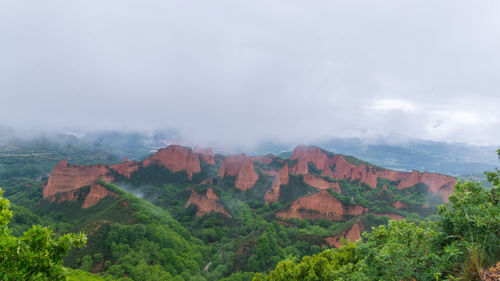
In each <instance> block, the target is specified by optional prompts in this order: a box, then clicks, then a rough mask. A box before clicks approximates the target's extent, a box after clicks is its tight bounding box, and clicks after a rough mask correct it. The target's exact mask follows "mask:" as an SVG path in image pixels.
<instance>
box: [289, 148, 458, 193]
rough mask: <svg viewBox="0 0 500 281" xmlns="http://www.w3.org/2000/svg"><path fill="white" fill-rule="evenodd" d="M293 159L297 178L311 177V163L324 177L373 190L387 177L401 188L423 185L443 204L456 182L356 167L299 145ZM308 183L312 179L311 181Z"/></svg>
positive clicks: (432, 175)
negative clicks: (436, 195)
mask: <svg viewBox="0 0 500 281" xmlns="http://www.w3.org/2000/svg"><path fill="white" fill-rule="evenodd" d="M290 160H292V161H293V160H296V161H297V163H296V164H295V165H294V166H293V167H290V169H289V171H290V173H291V174H294V175H299V174H302V175H306V174H308V173H309V167H308V163H309V162H312V163H314V165H315V166H316V168H318V169H319V170H322V173H321V175H322V176H328V177H330V178H332V179H345V180H350V181H359V182H360V183H364V184H367V185H368V186H370V187H373V188H375V187H376V186H377V179H378V178H385V179H389V180H390V181H395V182H396V181H399V185H398V188H399V189H404V188H409V187H412V186H415V185H416V184H419V183H423V184H426V185H427V186H429V190H430V192H432V193H435V194H439V195H440V196H441V199H442V200H443V202H448V196H449V195H450V193H451V192H452V191H453V187H454V186H455V181H456V180H455V179H454V178H453V177H450V176H446V175H441V174H436V173H427V172H425V173H421V172H418V171H413V172H411V173H409V172H399V171H392V170H386V169H380V168H375V167H371V166H366V165H359V166H356V165H354V164H351V163H349V162H347V161H346V160H345V158H344V157H343V156H342V155H334V156H332V157H329V156H328V155H327V154H325V153H324V152H323V151H322V150H321V149H320V148H318V147H306V146H299V147H297V148H296V149H295V150H294V152H293V155H292V157H291V158H290ZM308 180H310V178H309V179H308Z"/></svg>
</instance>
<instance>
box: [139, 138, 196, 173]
mask: <svg viewBox="0 0 500 281" xmlns="http://www.w3.org/2000/svg"><path fill="white" fill-rule="evenodd" d="M146 160H148V161H146ZM146 160H145V161H143V166H145V167H146V166H148V165H150V164H151V163H156V164H158V165H161V166H163V167H165V168H167V169H169V170H171V171H172V172H180V171H186V172H187V174H188V178H189V179H191V178H192V177H193V174H196V173H199V172H201V167H200V157H199V154H198V153H194V152H193V151H192V149H191V148H190V147H186V146H180V145H170V146H168V147H167V148H162V149H160V150H158V151H157V152H156V153H155V154H153V155H152V156H151V157H149V158H148V159H146Z"/></svg>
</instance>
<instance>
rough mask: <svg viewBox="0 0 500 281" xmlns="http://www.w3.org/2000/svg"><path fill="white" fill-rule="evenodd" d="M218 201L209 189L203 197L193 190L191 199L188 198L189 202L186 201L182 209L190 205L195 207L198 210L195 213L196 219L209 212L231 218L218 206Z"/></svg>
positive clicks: (222, 207)
mask: <svg viewBox="0 0 500 281" xmlns="http://www.w3.org/2000/svg"><path fill="white" fill-rule="evenodd" d="M218 201H219V197H218V196H217V194H215V192H214V190H213V189H212V188H211V187H210V188H208V190H207V193H206V194H205V195H200V194H198V193H197V192H196V191H194V190H193V191H191V197H189V200H188V201H187V203H186V205H185V206H184V207H185V208H187V207H189V206H190V205H194V206H196V207H197V208H198V211H197V212H196V216H197V217H201V216H203V215H206V214H208V213H210V212H216V213H221V214H224V215H226V216H228V217H230V218H231V215H230V214H229V213H228V212H227V211H226V209H225V208H224V206H223V205H222V204H220V203H219V202H218Z"/></svg>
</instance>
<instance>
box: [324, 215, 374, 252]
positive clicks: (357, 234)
mask: <svg viewBox="0 0 500 281" xmlns="http://www.w3.org/2000/svg"><path fill="white" fill-rule="evenodd" d="M364 229H365V227H364V225H363V224H362V223H361V222H360V221H357V222H356V223H355V224H354V225H353V226H351V228H350V229H349V230H348V231H344V232H342V233H340V234H338V235H335V236H331V237H326V238H325V241H326V242H327V243H328V244H329V245H330V246H332V247H335V248H340V247H342V239H341V237H344V239H345V240H346V241H351V242H356V241H358V240H359V239H361V233H362V232H363V231H364Z"/></svg>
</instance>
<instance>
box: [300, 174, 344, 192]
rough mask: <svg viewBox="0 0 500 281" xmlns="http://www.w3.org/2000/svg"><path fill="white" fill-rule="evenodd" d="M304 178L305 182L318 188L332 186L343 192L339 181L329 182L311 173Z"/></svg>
mask: <svg viewBox="0 0 500 281" xmlns="http://www.w3.org/2000/svg"><path fill="white" fill-rule="evenodd" d="M303 180H304V182H305V183H307V184H308V185H310V186H312V187H314V188H316V189H318V190H322V189H328V188H331V189H333V190H335V191H336V192H338V193H342V190H340V186H339V183H338V182H329V181H326V180H324V179H323V178H320V177H318V176H315V175H311V174H307V175H304V176H303Z"/></svg>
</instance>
